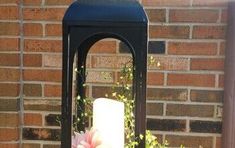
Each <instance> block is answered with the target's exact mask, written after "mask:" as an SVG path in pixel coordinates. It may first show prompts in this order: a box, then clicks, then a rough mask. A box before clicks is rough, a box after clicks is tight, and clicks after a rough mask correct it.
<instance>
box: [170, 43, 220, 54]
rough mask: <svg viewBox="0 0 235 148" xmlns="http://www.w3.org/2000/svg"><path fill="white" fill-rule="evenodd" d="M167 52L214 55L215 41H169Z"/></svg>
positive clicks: (215, 49) (215, 51) (215, 52)
mask: <svg viewBox="0 0 235 148" xmlns="http://www.w3.org/2000/svg"><path fill="white" fill-rule="evenodd" d="M168 54H173V55H216V54H217V43H203V42H169V43H168Z"/></svg>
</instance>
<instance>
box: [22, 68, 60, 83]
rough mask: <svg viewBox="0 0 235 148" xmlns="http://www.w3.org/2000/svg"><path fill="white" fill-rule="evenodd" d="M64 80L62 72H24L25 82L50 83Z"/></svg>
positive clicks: (28, 70)
mask: <svg viewBox="0 0 235 148" xmlns="http://www.w3.org/2000/svg"><path fill="white" fill-rule="evenodd" d="M61 78H62V75H61V71H60V70H33V69H31V70H30V69H27V70H24V71H23V79H24V80H25V81H48V82H60V81H61Z"/></svg>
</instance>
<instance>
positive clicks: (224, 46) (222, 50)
mask: <svg viewBox="0 0 235 148" xmlns="http://www.w3.org/2000/svg"><path fill="white" fill-rule="evenodd" d="M225 48H226V45H225V42H222V43H220V49H219V54H220V55H225Z"/></svg>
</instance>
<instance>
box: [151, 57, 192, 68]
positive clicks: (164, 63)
mask: <svg viewBox="0 0 235 148" xmlns="http://www.w3.org/2000/svg"><path fill="white" fill-rule="evenodd" d="M154 58H155V60H156V62H154V63H152V64H150V65H149V66H148V68H149V69H155V70H171V71H172V70H174V71H179V70H180V71H182V70H188V69H189V66H188V65H189V60H188V59H187V58H180V57H179V58H178V57H164V56H163V57H154ZM158 64H160V66H159V65H158Z"/></svg>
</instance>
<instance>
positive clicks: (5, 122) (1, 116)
mask: <svg viewBox="0 0 235 148" xmlns="http://www.w3.org/2000/svg"><path fill="white" fill-rule="evenodd" d="M0 121H1V122H0V126H2V127H15V126H18V124H19V116H18V114H15V113H0Z"/></svg>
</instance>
